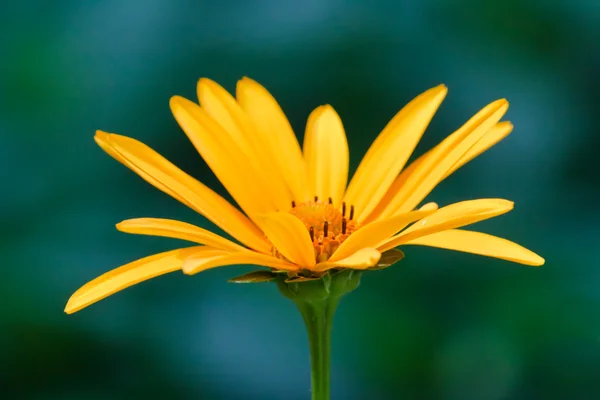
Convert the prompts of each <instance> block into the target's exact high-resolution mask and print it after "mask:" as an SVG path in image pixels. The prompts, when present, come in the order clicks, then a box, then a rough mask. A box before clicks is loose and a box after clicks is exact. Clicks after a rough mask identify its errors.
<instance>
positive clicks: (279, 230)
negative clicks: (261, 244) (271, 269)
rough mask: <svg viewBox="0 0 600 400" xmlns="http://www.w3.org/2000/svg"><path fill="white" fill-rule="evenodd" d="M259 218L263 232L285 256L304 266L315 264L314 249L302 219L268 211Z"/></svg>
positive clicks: (308, 266)
mask: <svg viewBox="0 0 600 400" xmlns="http://www.w3.org/2000/svg"><path fill="white" fill-rule="evenodd" d="M259 218H260V226H261V228H262V230H263V232H264V233H265V235H266V236H267V238H268V239H269V240H270V241H271V243H273V245H274V246H275V248H276V249H277V250H279V252H280V253H281V254H283V255H284V256H285V258H287V259H288V260H290V261H291V262H293V263H294V264H297V265H299V266H301V267H304V268H309V269H310V268H312V267H314V266H315V250H314V247H313V245H312V242H311V240H310V235H309V233H308V229H306V226H304V224H303V223H302V221H300V220H299V219H298V218H297V217H295V216H293V215H291V214H288V213H285V212H275V213H268V214H265V215H261V216H259Z"/></svg>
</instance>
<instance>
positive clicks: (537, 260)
mask: <svg viewBox="0 0 600 400" xmlns="http://www.w3.org/2000/svg"><path fill="white" fill-rule="evenodd" d="M405 244H414V245H421V246H429V247H439V248H441V249H447V250H456V251H464V252H466V253H472V254H479V255H482V256H488V257H494V258H500V259H503V260H507V261H513V262H516V263H520V264H525V265H533V266H539V265H543V264H544V259H543V258H542V257H540V256H538V255H537V254H535V253H534V252H532V251H531V250H528V249H526V248H525V247H523V246H520V245H518V244H516V243H514V242H511V241H509V240H506V239H502V238H499V237H497V236H492V235H488V234H485V233H480V232H473V231H465V230H460V229H450V230H447V231H442V232H437V233H434V234H431V235H427V236H423V237H420V238H417V239H413V240H411V241H409V242H406V243H405Z"/></svg>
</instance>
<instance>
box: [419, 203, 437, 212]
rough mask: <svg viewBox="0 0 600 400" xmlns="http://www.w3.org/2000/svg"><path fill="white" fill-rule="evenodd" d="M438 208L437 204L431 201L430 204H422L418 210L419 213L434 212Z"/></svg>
mask: <svg viewBox="0 0 600 400" xmlns="http://www.w3.org/2000/svg"><path fill="white" fill-rule="evenodd" d="M438 208H439V207H438V205H437V203H435V202H433V201H432V202H430V203H427V204H424V205H423V206H421V208H419V210H421V211H435V210H437V209H438Z"/></svg>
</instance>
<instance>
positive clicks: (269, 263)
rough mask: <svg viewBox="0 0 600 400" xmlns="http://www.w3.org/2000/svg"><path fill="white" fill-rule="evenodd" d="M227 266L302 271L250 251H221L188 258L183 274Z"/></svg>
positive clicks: (294, 266) (295, 266)
mask: <svg viewBox="0 0 600 400" xmlns="http://www.w3.org/2000/svg"><path fill="white" fill-rule="evenodd" d="M227 265H260V266H263V267H270V268H275V269H277V270H281V271H298V270H300V268H299V267H298V266H297V265H294V264H290V263H288V262H285V261H284V260H280V259H278V258H275V257H272V256H268V255H266V254H260V253H253V252H248V251H246V252H243V253H229V252H222V251H221V252H214V253H211V254H207V255H206V256H205V255H204V254H199V255H198V256H191V257H188V258H187V259H186V260H185V263H184V264H183V272H184V273H185V274H188V275H193V274H197V273H198V272H202V271H206V270H207V269H211V268H217V267H224V266H227Z"/></svg>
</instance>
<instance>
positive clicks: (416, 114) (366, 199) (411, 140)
mask: <svg viewBox="0 0 600 400" xmlns="http://www.w3.org/2000/svg"><path fill="white" fill-rule="evenodd" d="M447 92H448V89H447V88H446V87H445V86H444V85H440V86H437V87H435V88H433V89H430V90H428V91H426V92H425V93H423V94H421V95H419V96H417V97H416V98H415V99H414V100H412V101H411V102H410V103H408V104H407V105H406V106H405V107H404V108H403V109H402V110H400V112H399V113H398V114H396V116H395V117H394V118H393V119H392V120H391V121H390V122H389V123H388V124H387V126H386V127H385V128H384V129H383V131H382V132H381V134H380V135H379V137H377V139H376V140H375V141H374V142H373V145H371V148H370V149H369V150H368V151H367V154H366V155H365V157H364V158H363V160H362V162H361V163H360V165H359V167H358V169H357V170H356V173H355V174H354V177H353V178H352V180H351V181H350V185H349V186H348V191H347V192H346V195H345V196H344V201H345V202H346V203H347V204H351V205H354V210H355V215H356V217H357V219H358V221H359V222H361V221H363V220H364V219H365V218H366V217H367V216H368V215H369V213H370V212H371V211H373V209H374V208H375V207H376V206H377V204H379V202H380V201H381V199H382V197H383V196H384V195H385V193H386V192H387V190H388V189H389V187H390V185H391V184H392V182H393V181H394V179H395V178H396V177H397V176H398V173H399V172H400V170H401V169H402V168H403V167H404V165H405V164H406V161H407V160H408V158H409V157H410V155H411V154H412V152H413V150H414V148H415V146H416V145H417V143H418V142H419V140H420V139H421V136H422V135H423V132H425V129H426V128H427V126H428V125H429V122H430V121H431V119H432V118H433V115H434V114H435V112H436V111H437V109H438V107H439V106H440V104H441V103H442V100H443V99H444V97H445V96H446V93H447Z"/></svg>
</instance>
